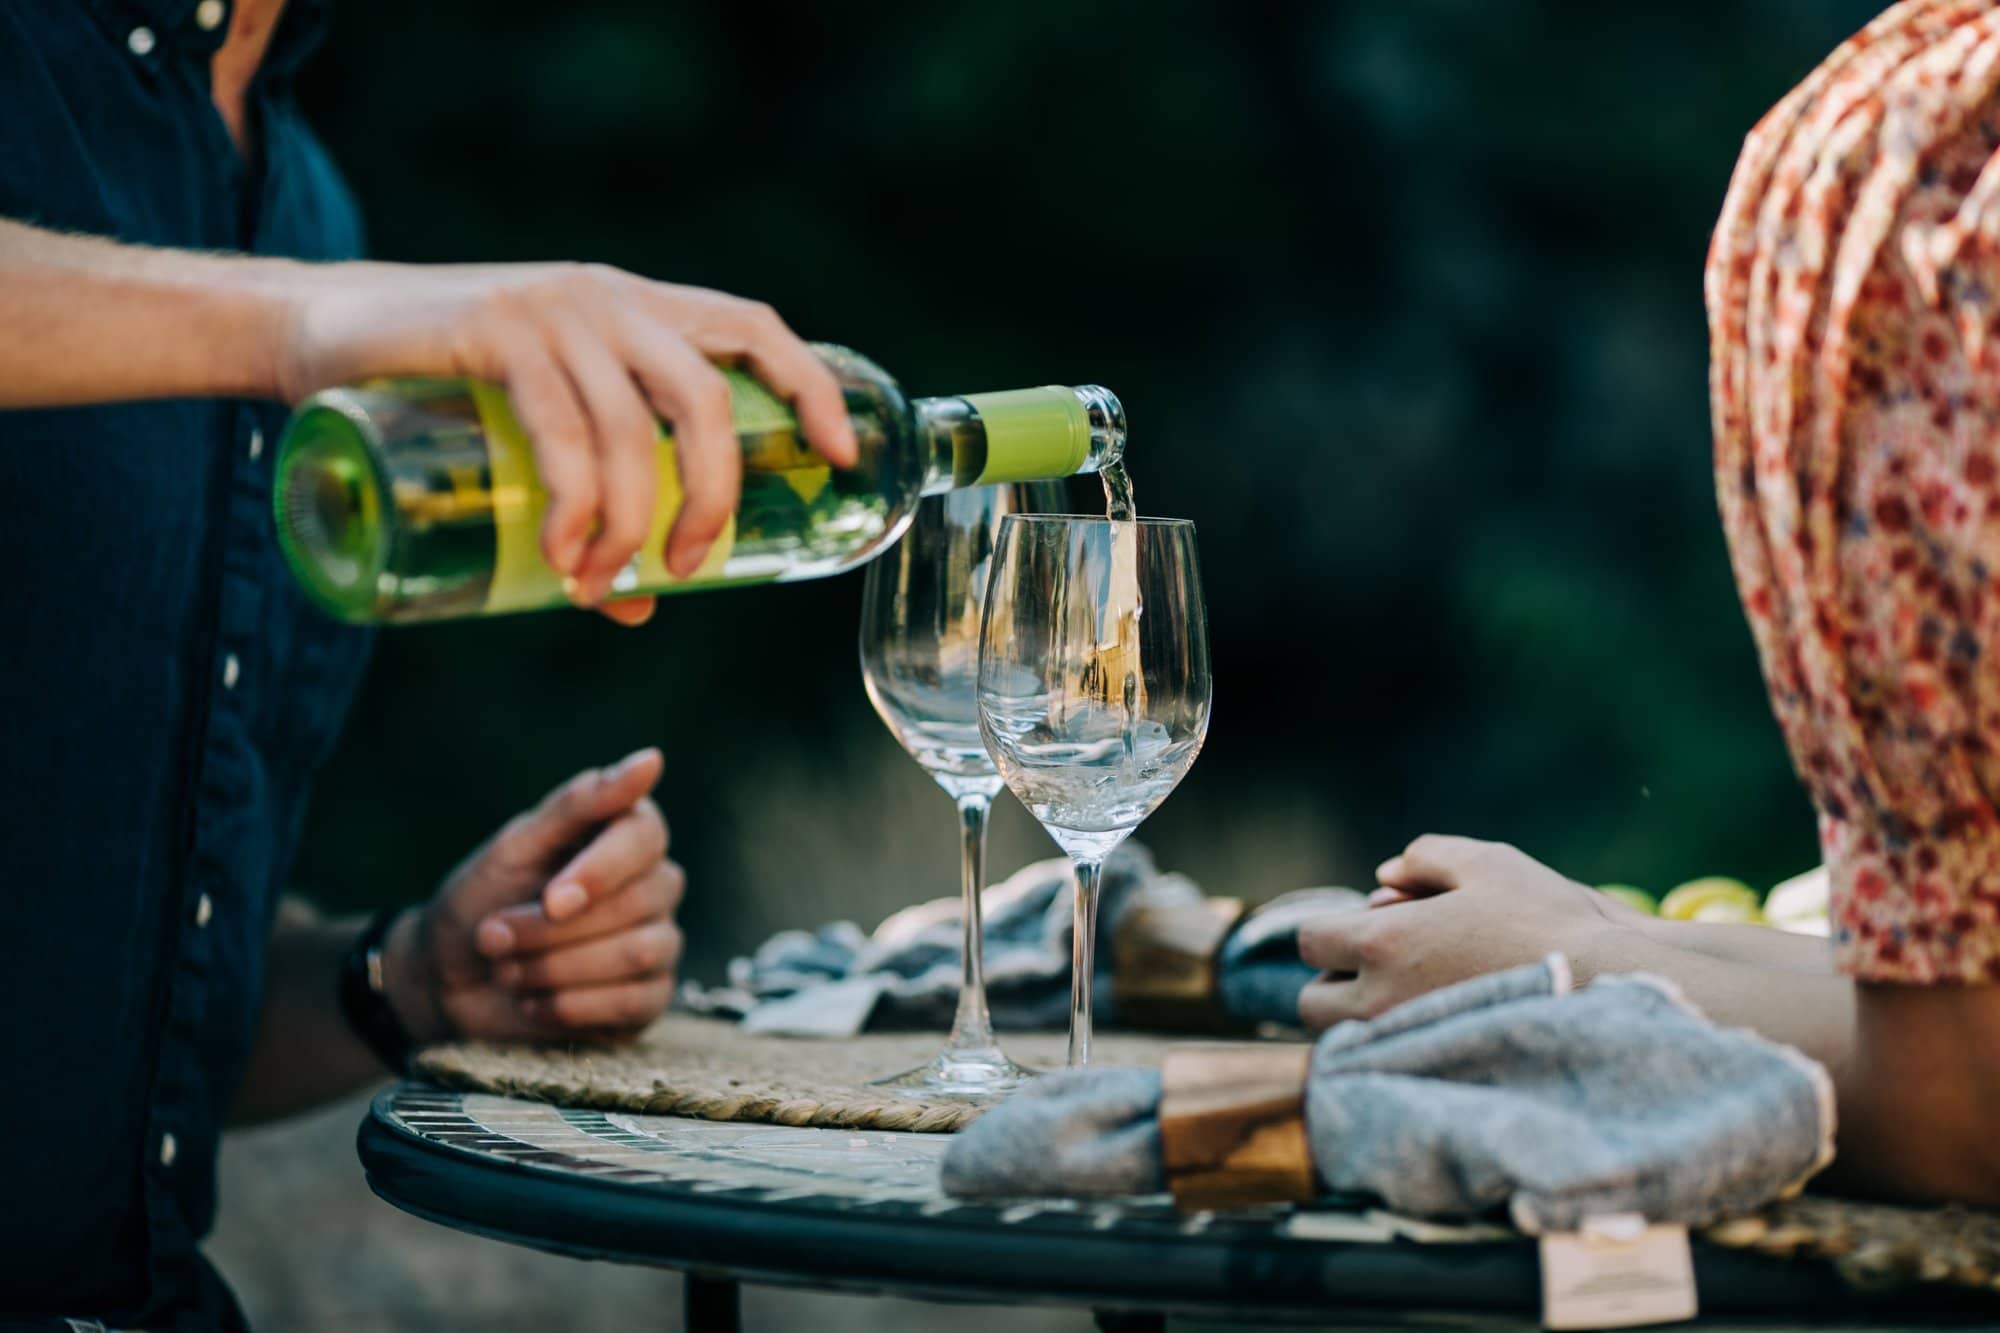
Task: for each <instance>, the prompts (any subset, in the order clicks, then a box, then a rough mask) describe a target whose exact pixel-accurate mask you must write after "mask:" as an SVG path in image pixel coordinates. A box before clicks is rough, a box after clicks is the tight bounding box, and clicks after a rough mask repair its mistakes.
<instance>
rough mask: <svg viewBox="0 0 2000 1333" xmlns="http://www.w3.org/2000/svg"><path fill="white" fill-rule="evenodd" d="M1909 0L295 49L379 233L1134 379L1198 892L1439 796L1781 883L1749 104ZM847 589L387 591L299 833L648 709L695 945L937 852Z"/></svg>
mask: <svg viewBox="0 0 2000 1333" xmlns="http://www.w3.org/2000/svg"><path fill="white" fill-rule="evenodd" d="M1876 8H1877V6H1876V5H1874V4H1873V3H1871V0H1840V2H1838V3H1835V2H1832V0H1829V2H1827V3H1817V4H1815V3H1809V2H1808V0H1742V2H1738V3H1730V4H1691V3H1678V2H1677V3H1668V2H1666V0H1653V2H1651V3H1625V4H1618V5H1604V4H1596V3H1584V2H1583V0H1570V2H1567V3H1554V2H1549V3H1529V2H1527V0H1521V2H1519V3H1499V4H1494V3H1476V2H1475V0H1428V2H1422V3H1418V2H1413V0H1355V2H1353V3H1319V4H1290V5H1288V4H1250V3H1239V4H1234V5H1223V4H1215V3H1209V4H1200V3H1190V2H1189V0H1152V2H1151V3H1146V4H1139V3H1119V4H1093V3H1076V2H1075V0H1010V3H1006V4H984V5H937V4H924V3H916V2H915V0H882V2H878V3H870V4H849V5H841V6H819V7H806V6H788V5H775V4H768V3H751V2H746V0H734V2H733V3H728V4H703V3H681V4H666V3H660V0H625V2H623V3H610V2H608V0H598V2H596V3H585V2H581V0H579V2H578V3H571V4H549V3H541V4H527V3H501V2H500V0H423V2H422V3H416V4H411V3H402V4H390V3H382V2H381V0H345V3H343V5H342V6H341V13H340V15H339V20H338V22H337V24H336V26H335V31H334V35H333V37H332V39H331V41H330V43H329V46H328V48H327V49H326V50H324V51H323V52H322V53H321V55H320V57H319V59H318V60H317V62H316V64H315V66H314V67H313V69H312V71H311V73H310V75H309V77H308V79H307V82H306V86H305V90H304V96H305V99H306V101H307V103H308V105H309V107H310V109H311V111H312V112H313V114H314V115H315V117H316V119H317V121H318V124H319V125H320V127H321V128H322V130H323V132H324V134H325V137H326V138H327V140H328V141H329V143H330V144H331V146H332V148H333V149H334V151H335V154H336V155H337V157H338V158H339V159H340V160H341V161H342V162H343V163H344V164H345V166H346V169H347V171H348V173H349V175H350V177H351V179H352V181H353V183H354V185H355V187H356V189H357V190H358V192H359V193H360V195H361V198H362V200H363V202H364V205H365V207H366V210H367V213H368V216H369V218H370V221H371V226H372V234H373V242H374V245H375V248H376V250H377V252H378V253H379V254H380V255H382V256H384V257H388V258H395V259H406V260H426V261H430V260H514V259H545V258H581V259H593V260H602V261H606V262H610V263H614V264H619V265H623V266H627V267H630V268H633V269H636V270H638V271H640V272H644V273H648V274H652V275H655V276H659V277H664V278H670V279H674V280H677V281H683V282H690V283H699V284H705V285H710V286H715V287H720V288H725V289H728V290H731V291H737V292H741V293H745V294H748V295H754V296H757V297H761V298H763V299H766V300H769V301H771V302H772V303H774V304H775V305H777V306H778V308H779V309H780V310H781V311H783V312H784V313H785V314H786V315H787V317H788V318H789V319H790V320H791V322H792V323H793V325H794V326H795V327H796V328H798V329H799V330H801V331H802V332H804V333H806V334H808V335H809V336H813V337H819V338H826V339H831V340H835V341H840V342H845V343H849V344H851V345H853V346H855V347H857V348H860V349H862V350H864V351H866V352H867V353H869V354H870V355H872V356H873V357H875V358H876V359H877V360H879V361H880V362H881V363H882V364H884V365H885V366H887V367H889V368H890V369H891V370H892V371H893V372H894V373H896V374H897V375H898V376H899V377H900V378H901V379H902V380H903V382H904V384H905V385H906V387H908V388H909V389H911V390H912V391H913V392H917V393H925V392H950V391H964V390H978V389H990V388H1000V387H1011V386H1015V385H1025V384H1037V383H1046V382H1052V381H1060V382H1085V381H1093V380H1095V381H1101V382H1103V383H1105V384H1108V385H1111V386H1112V387H1113V388H1115V389H1116V390H1117V391H1118V392H1119V393H1120V394H1121V395H1122V396H1123V397H1124V400H1125V402H1126V404H1127V406H1128V409H1129V411H1130V414H1131V420H1132V424H1133V431H1134V435H1133V442H1132V448H1131V457H1132V459H1133V460H1134V478H1135V481H1136V483H1137V487H1138V494H1139V499H1140V503H1141V506H1142V508H1144V509H1145V510H1146V511H1148V512H1151V513H1158V514H1175V515H1182V516H1186V517H1191V518H1193V519H1195V520H1196V521H1197V523H1198V524H1199V525H1200V534H1201V542H1202V554H1203V558H1204V560H1205V562H1206V581H1207V589H1208V597H1209V606H1210V612H1211V618H1212V627H1213V640H1214V663H1215V681H1216V706H1215V721H1214V729H1213V733H1212V735H1211V738H1210V741H1209V745H1208V749H1207V751H1206V752H1205V753H1204V755H1203V757H1202V759H1201V761H1200V763H1199V764H1197V765H1196V767H1195V769H1194V772H1193V774H1192V776H1191V777H1190V778H1189V779H1188V781H1187V783H1186V784H1185V786H1184V787H1183V788H1182V789H1181V791H1180V792H1179V793H1178V794H1177V795H1176V796H1175V797H1174V798H1173V799H1172V800H1171V801H1170V802H1169V803H1168V804H1167V805H1166V806H1165V807H1164V808H1163V809H1162V811H1161V812H1160V813H1159V814H1158V815H1157V816H1155V818H1154V819H1153V820H1152V821H1151V822H1150V823H1149V824H1148V825H1147V827H1146V828H1145V829H1144V831H1143V834H1142V837H1143V838H1144V840H1145V841H1147V842H1149V843H1151V844H1152V845H1153V847H1154V848H1155V850H1156V851H1157V852H1158V854H1159V855H1160V858H1161V860H1162V861H1163V863H1165V864H1166V865H1169V866H1172V867H1175V868H1179V869H1184V870H1186V871H1188V872H1190V873H1191V874H1193V875H1195V876H1196V877H1197V878H1198V879H1200V880H1201V881H1202V882H1203V883H1204V884H1205V885H1206V886H1207V887H1208V888H1209V889H1210V890H1211V891H1228V892H1238V893H1244V894H1247V895H1250V896H1253V897H1262V896H1268V895H1270V894H1273V893H1276V892H1279V891H1282V890H1284V889H1287V888H1291V887H1296V886H1299V885H1302V884H1309V883H1329V882H1343V881H1345V882H1359V881H1365V880H1366V879H1367V877H1368V875H1369V873H1370V871H1371V869H1372V867H1373V866H1374V865H1375V864H1376V862H1377V861H1378V860H1380V859H1381V858H1382V857H1383V856H1385V855H1387V854H1389V853H1390V852H1393V851H1394V850H1396V849H1397V848H1398V847H1399V846H1400V845H1401V844H1402V843H1403V841H1404V840H1406V839H1407V838H1409V837H1411V836H1412V835H1414V834H1416V833H1419V832H1422V831H1425V830H1445V831H1457V832H1464V833H1470V834H1476V835H1482V836H1489V837H1500V838H1505V839H1508V840H1511V841H1514V842H1517V843H1519V844H1520V845H1522V846H1523V847H1525V848H1527V849H1528V850H1530V851H1532V852H1534V853H1535V854H1537V855H1539V856H1541V857H1543V858H1544V859H1547V860H1549V861H1551V862H1552V863H1553V864H1555V865H1557V866H1558V867H1560V868H1561V869H1563V870H1565V871H1567V872H1568V873H1570V874H1573V875H1575V876H1577V877H1579V878H1583V879H1587V880H1592V881H1604V880H1610V879H1617V880H1628V881H1633V882H1637V883H1640V884H1643V885H1647V886H1649V887H1652V888H1654V889H1656V890H1658V889H1663V888H1665V887H1668V886H1670V885H1671V884H1673V883H1675V882H1677V881H1679V880H1682V879H1685V878H1690V877H1693V876H1695V875H1698V874H1705V873H1712V872H1713V873H1730V874H1737V875H1741V876H1744V877H1746V878H1749V879H1750V880H1752V881H1753V882H1755V883H1760V884H1768V883H1769V882H1771V881H1772V880H1773V879H1775V878H1777V877H1780V876H1782V875H1785V874H1789V873H1791V872H1793V871H1796V870H1799V869H1802V868H1804V867H1806V866H1808V865H1810V864H1812V861H1813V858H1814V847H1813V839H1812V829H1811V821H1810V816H1809V811H1808V809H1807V806H1806V803H1805V801H1804V798H1803V797H1802V796H1801V795H1800V793H1799V791H1798V789H1797V787H1796V785H1795V784H1794V782H1793V780H1792V777H1791V773H1790V768H1789V765H1788V762H1787V760H1786V757H1785V754H1784V752H1783V749H1782V746H1781V744H1780V742H1779V739H1778V735H1777V731H1776V728H1775V726H1774V725H1773V723H1772V722H1771V720H1770V716H1769V713H1768V710H1767V707H1766V704H1765V701H1764V696H1763V690H1762V686H1761V684H1760V682H1759V679H1758V674H1757V668H1756V662H1755V658H1754V655H1753V652H1752V649H1751V645H1750V640H1749V636H1748V634H1747V632H1746V630H1745V628H1744V626H1743V623H1742V620H1741V616H1740V614H1739V612H1738V610H1737V606H1736V601H1735V596H1734V593H1733V590H1732V587H1731V583H1730V578H1729V572H1728V566H1727V561H1726V558H1725V553H1724V548H1723V542H1722V538H1721V535H1720V531H1719V528H1718V525H1717V522H1716V518H1715V513H1714V502H1713V499H1712V496H1711V490H1710V479H1709V467H1708V449H1709V446H1708V425H1707V400H1706V386H1705V370H1706V343H1705V332H1704V325H1703V317H1702V309H1701V287H1700V275H1701V264H1702V256H1703V252H1704V248H1705V246H1706V244H1707V237H1708V231H1709V227H1710V225H1711V223H1712V221H1713V219H1714V216H1715V213H1716V210H1717V207H1718V205H1719V203H1720V201H1721V197H1722V192H1723V188H1724V185H1725V183H1726V181H1727V178H1728V173H1729V170H1730V167H1731V165H1732V163H1733V161H1734V159H1735V155H1736V150H1737V147H1738V145H1739V143H1740V140H1741V137H1742V134H1743V132H1744V131H1745V129H1747V128H1748V126H1749V125H1750V124H1751V123H1752V121H1753V120H1754V119H1755V118H1756V117H1757V116H1758V115H1759V114H1761V112H1762V111H1763V110H1764V109H1765V108H1766V107H1767V106H1768V105H1769V104H1770V103H1771V102H1772V101H1774V100H1775V99H1776V98H1777V97H1778V96H1779V95H1780V94H1781V93H1782V92H1783V91H1784V90H1785V89H1786V88H1787V87H1789V86H1790V85H1791V84H1792V83H1793V82H1795V81H1796V79H1797V78H1798V77H1799V76H1800V75H1801V74H1803V73H1804V71H1805V70H1806V69H1808V68H1809V67H1810V66H1811V65H1812V64H1813V63H1815V62H1816V61H1817V60H1818V59H1819V58H1820V57H1821V56H1822V55H1823V54H1824V53H1825V52H1826V51H1827V50H1829V49H1830V48H1831V47H1832V46H1833V45H1834V44H1835V43H1836V42H1837V41H1838V40H1839V39H1840V38H1841V37H1842V36H1844V35H1845V34H1846V33H1848V32H1849V31H1851V30H1852V29H1854V28H1855V27H1857V26H1858V25H1859V24H1860V23H1862V22H1863V21H1865V19H1866V18H1867V17H1869V16H1870V15H1871V14H1872V13H1873V12H1874V10H1875V9H1876ZM1076 499H1077V503H1078V505H1079V506H1083V505H1088V504H1094V503H1098V501H1097V499H1096V497H1095V496H1094V495H1093V494H1092V493H1091V491H1090V489H1089V488H1088V487H1086V486H1083V485H1081V484H1079V488H1078V490H1077V494H1076ZM859 595H860V580H859V578H858V576H855V577H849V578H847V579H843V580H839V581H833V582H825V583H813V584H803V585H797V586H793V587H788V588H776V589H762V590H754V591H748V592H741V593H729V594H711V595H706V596H700V597H690V598H681V599H675V600H671V601H669V602H666V603H663V605H662V610H661V612H660V614H659V616H658V618H657V619H656V620H655V622H654V623H653V624H652V625H651V626H649V627H647V628H646V629H644V630H641V631H637V632H622V631H618V630H616V629H614V628H612V627H610V626H607V625H602V624H599V623H597V622H595V621H594V620H593V619H591V618H589V617H586V616H582V615H575V614H549V615H541V616H527V617H517V618H512V619H505V620H499V621H493V622H488V623H477V624H465V625H457V626H449V627H443V628H435V629H414V630H400V631H395V632H392V633H388V634H385V635H383V637H382V639H381V643H380V653H379V657H378V660H377V662H376V665H375V668H374V672H373V675H372V677H371V679H370V681H369V684H368V686H367V688H366V690H365V692H364V694H363V696H362V698H361V701H360V704H359V706H358V709H357V711H356V714H355V717H354V720H353V724H352V727H351V729H350V734H349V736H348V739H347V741H346V744H345V746H344V748H343V749H342V751H341V753H340V755H339V757H338V759H337V760H336V762H335V764H334V766H333V768H332V770H331V771H330V772H329V773H328V774H327V776H326V780H325V783H324V786H323V795H322V799H321V801H320V803H319V806H318V809H317V812H316V815H315V817H314V820H313V823H312V826H311V831H310V834H309V838H308V843H307V846H306V849H305V852H304V854H303V861H302V865H301V871H302V878H303V879H304V881H305V882H306V883H307V884H308V885H309V886H311V887H312V888H313V890H314V891H315V892H316V893H318V894H319V896H321V897H322V898H324V899H326V900H327V901H329V902H333V903H338V904H345V905H359V904H362V903H368V902H376V901H386V900H389V899H391V898H394V897H397V896H401V895H410V896H414V895H418V894H421V893H424V892H427V891H428V889H429V887H430V886H431V885H432V884H433V883H434V882H435V880H436V879H437V877H438V876H439V875H440V874H442V873H443V872H444V871H445V870H446V869H447V868H448V867H449V865H450V864H451V863H452V862H453V861H454V860H455V859H456V858H457V857H458V856H460V855H462V854H463V853H464V852H465V851H466V850H468V849H469V848H470V847H471V846H472V845H473V844H474V843H476V842H477V841H478V840H479V839H481V838H482V837H484V836H485V834H486V833H487V832H489V831H490V830H491V829H492V828H493V827H494V826H496V825H497V824H498V823H499V822H500V821H501V820H502V819H504V818H505V817H506V816H507V815H508V814H510V813H511V812H512V811H514V810H515V809H516V808H518V807H520V806H521V805H523V804H525V803H527V802H529V801H531V800H532V799H534V798H535V797H536V796H538V795H539V793H540V792H541V791H542V790H543V789H544V788H546V787H547V786H549V785H551V784H553V783H554V782H556V781H557V780H558V779H560V778H562V777H563V776H564V775H565V774H567V773H568V772H570V771H573V770H574V769H576V768H578V767H581V766H584V765H588V764H594V763H600V762H604V761H607V760H609V759H612V758H615V757H617V756H618V755H620V754H622V753H624V752H625V751H626V750H629V749H631V748H634V747H636V746H639V745H642V744H647V743H656V744H659V745H661V746H663V747H664V748H665V750H666V752H667V755H668V758H669V763H670V767H669V773H668V777H667V778H666V781H665V783H664V786H663V793H662V803H663V805H664V806H665V808H666V810H667V812H668V814H669V817H670V819H671V820H672V821H673V824H674V828H675V841H674V847H675V854H676V855H677V856H678V857H679V858H680V859H681V860H682V861H683V862H684V863H685V864H686V865H687V866H688V867H689V869H690V872H691V875H692V883H693V888H692V894H691V897H690V900H689V903H688V906H687V908H686V911H685V914H684V915H685V920H686V922H687V923H688V925H689V927H690V931H691V936H692V957H691V963H692V968H693V970H694V971H695V972H696V973H697V974H709V975H713V974H714V973H715V972H716V971H717V969H718V968H719V967H720V964H721V961H722V959H723V958H724V957H725V956H726V955H727V954H728V953H730V952H731V951H734V950H738V949H741V948H743V947H745V946H747V945H748V944H750V943H752V942H753V941H754V940H755V939H756V938H757V937H759V936H760V935H761V934H763V933H764V932H766V931H768V930H769V929H771V928H773V927H775V926H777V925H780V924H805V923H810V922H817V921H820V920H824V919H827V918H830V917H834V916H851V917H854V918H856V919H859V920H862V921H863V922H865V923H869V924H872V922H873V921H874V920H875V919H876V918H878V917H879V916H881V915H882V914H884V913H886V912H887V911H889V910H891V909H892V908H894V907H896V906H898V905H901V904H904V903H907V902H911V901H915V900H917V899H919V898H924V897H930V896H936V895H940V894H944V893H949V892H951V891H952V889H953V885H954V882H955V881H954V871H953V866H954V858H955V842H954V837H953V819H952V815H951V809H950V804H949V802H948V801H947V800H946V799H945V797H944V796H943V795H942V794H941V793H938V792H937V791H936V790H935V789H934V788H933V787H931V786H930V784H929V782H928V780H927V779H926V778H924V777H923V776H922V775H921V774H920V773H919V771H918V770H917V769H916V767H915V766H914V765H913V764H912V763H911V762H910V761H908V760H907V759H905V758H904V757H903V755H902V753H901V751H900V750H898V749H897V748H896V746H895V744H894V742H893V741H892V740H891V739H890V737H889V735H888V733H887V731H886V730H885V729H884V728H883V727H882V726H881V725H880V723H878V722H877V721H876V719H875V718H874V716H873V714H872V713H871V711H870V709H869V706H868V703H867V701H866V699H865V698H864V696H863V694H862V691H861V687H860V679H859V672H858V668H857V666H856V660H855V649H854V630H855V624H856V617H857V608H858V605H859ZM994 836H995V870H996V872H998V873H1005V872H1006V871H1008V870H1010V869H1012V868H1013V867H1014V866H1016V865H1018V864H1020V863H1021V862H1023V861H1025V860H1027V859H1030V858H1034V857H1040V856H1044V855H1050V854H1053V848H1052V847H1051V846H1050V845H1049V844H1048V843H1047V842H1046V840H1044V839H1043V837H1042V835H1041V834H1040V832H1039V831H1038V830H1037V829H1036V828H1035V827H1034V826H1033V825H1032V823H1031V822H1030V821H1029V820H1028V819H1027V817H1026V816H1025V815H1024V814H1022V813H1021V812H1020V811H1019V810H1018V808H1016V807H1013V806H1012V805H1011V802H1009V809H1008V811H1007V812H1006V813H1005V814H1004V815H1003V817H1002V818H1001V819H1000V820H999V821H998V822H997V826H996V831H995V835H994Z"/></svg>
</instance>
